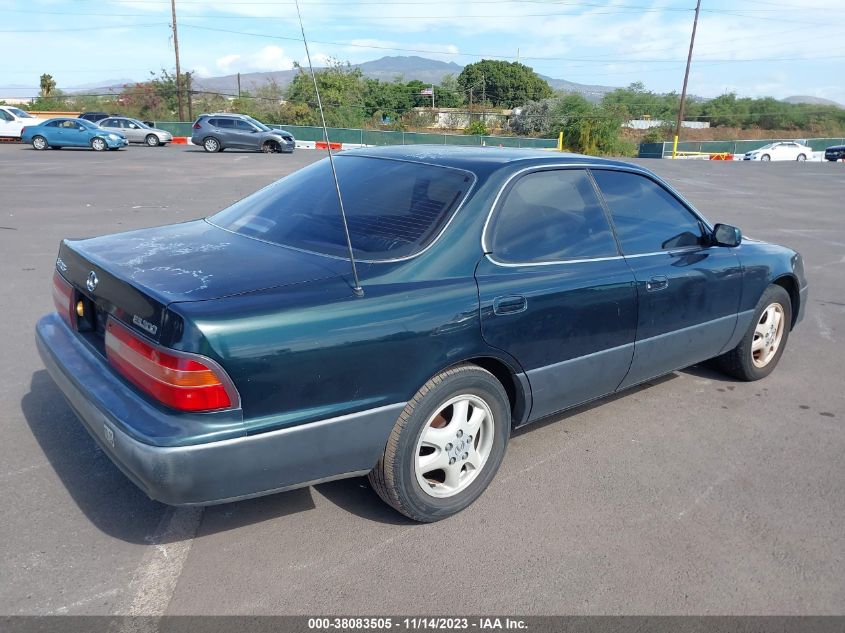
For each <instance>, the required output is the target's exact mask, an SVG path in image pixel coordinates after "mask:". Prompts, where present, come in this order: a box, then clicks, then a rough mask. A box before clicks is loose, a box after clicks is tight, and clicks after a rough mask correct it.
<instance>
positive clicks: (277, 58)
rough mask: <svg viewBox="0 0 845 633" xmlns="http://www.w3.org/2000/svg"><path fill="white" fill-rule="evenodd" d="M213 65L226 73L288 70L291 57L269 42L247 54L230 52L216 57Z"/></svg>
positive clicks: (290, 64)
mask: <svg viewBox="0 0 845 633" xmlns="http://www.w3.org/2000/svg"><path fill="white" fill-rule="evenodd" d="M215 66H216V67H217V69H218V70H219V71H220V72H222V73H224V74H227V75H229V74H232V73H237V72H241V73H248V72H267V71H273V70H290V69H291V68H293V59H291V58H290V57H288V56H287V55H286V54H285V51H284V49H283V48H281V47H280V46H275V45H273V44H270V45H268V46H265V47H264V48H261V49H259V50H258V51H255V52H254V53H249V54H247V55H241V54H238V53H232V54H229V55H224V56H223V57H218V58H217V60H216V61H215Z"/></svg>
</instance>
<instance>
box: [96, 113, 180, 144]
mask: <svg viewBox="0 0 845 633" xmlns="http://www.w3.org/2000/svg"><path fill="white" fill-rule="evenodd" d="M98 125H99V126H100V127H102V128H106V129H108V130H118V131H120V132H123V134H124V136H126V138H127V139H128V140H129V142H130V143H146V144H147V145H149V146H150V147H157V146H159V145H167V144H168V143H170V142H171V141H172V140H173V135H172V134H171V133H170V132H167V131H166V130H159V129H158V128H154V127H150V126H149V125H147V124H146V123H144V122H142V121H139V120H138V119H130V118H129V117H125V116H111V117H108V118H106V119H102V120H101V121H100V122H99V123H98Z"/></svg>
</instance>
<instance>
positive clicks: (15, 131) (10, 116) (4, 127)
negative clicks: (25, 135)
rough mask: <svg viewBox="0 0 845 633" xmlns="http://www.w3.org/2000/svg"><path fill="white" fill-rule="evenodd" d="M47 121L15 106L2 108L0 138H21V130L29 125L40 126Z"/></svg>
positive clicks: (0, 107) (0, 110) (0, 112)
mask: <svg viewBox="0 0 845 633" xmlns="http://www.w3.org/2000/svg"><path fill="white" fill-rule="evenodd" d="M44 121H46V119H40V118H38V117H37V116H33V115H31V114H30V113H29V112H24V111H23V110H21V109H20V108H16V107H14V106H0V136H11V137H12V138H20V137H21V130H22V129H23V128H25V127H26V126H27V125H39V124H41V123H44Z"/></svg>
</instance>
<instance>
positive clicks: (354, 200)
mask: <svg viewBox="0 0 845 633" xmlns="http://www.w3.org/2000/svg"><path fill="white" fill-rule="evenodd" d="M334 160H335V166H336V168H337V176H338V181H339V182H340V190H341V193H342V195H343V206H344V209H345V211H346V217H347V223H348V226H349V236H350V239H351V241H352V249H353V251H354V252H355V254H356V255H357V256H358V257H361V258H363V259H369V260H386V259H395V258H398V257H407V256H410V255H414V254H415V253H418V252H419V251H420V250H422V249H423V248H425V247H426V246H427V245H428V244H429V243H431V241H432V240H434V238H435V237H437V235H439V233H440V231H441V230H442V229H443V227H444V226H445V225H446V223H447V222H448V221H449V218H450V217H451V215H452V213H454V211H455V209H456V208H457V207H458V206H459V205H460V203H461V201H462V200H463V199H464V197H465V196H466V195H467V193H468V192H469V190H470V187H471V186H472V183H473V181H474V179H473V177H472V175H470V174H469V173H467V172H464V171H459V170H456V169H448V168H445V167H435V166H432V165H424V164H421V163H413V162H407V161H398V160H385V159H379V158H369V157H366V156H337V157H335V159H334ZM208 221H209V222H210V223H212V224H214V225H216V226H219V227H221V228H224V229H227V230H230V231H234V232H236V233H240V234H242V235H247V236H250V237H255V238H259V239H262V240H265V241H268V242H272V243H275V244H280V245H283V246H292V247H294V248H299V249H303V250H307V251H312V252H317V253H323V254H326V255H334V256H338V257H346V256H347V246H346V236H345V234H344V231H343V222H342V219H341V215H340V206H339V205H338V201H337V192H336V190H335V185H334V180H333V178H332V173H331V169H330V167H329V161H328V159H323V160H321V161H319V162H317V163H314V164H312V165H310V166H308V167H306V168H304V169H301V170H299V171H297V172H294V173H293V174H291V175H290V176H287V177H286V178H283V179H281V180H279V181H277V182H275V183H273V184H272V185H270V186H269V187H266V188H265V189H262V190H261V191H259V192H257V193H254V194H253V195H251V196H249V197H247V198H244V199H243V200H241V201H240V202H236V203H235V204H234V205H232V206H231V207H229V208H228V209H225V210H224V211H221V212H220V213H218V214H217V215H214V216H212V217H210V218H209V219H208Z"/></svg>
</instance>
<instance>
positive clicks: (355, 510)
mask: <svg viewBox="0 0 845 633" xmlns="http://www.w3.org/2000/svg"><path fill="white" fill-rule="evenodd" d="M314 489H315V490H316V491H317V492H319V493H320V494H321V495H323V496H324V497H325V498H326V499H328V500H329V501H330V502H332V503H333V504H335V505H336V506H337V507H339V508H342V509H343V510H346V511H347V512H349V513H350V514H355V515H357V516H359V517H361V518H362V519H367V520H368V521H374V522H376V523H386V524H388V525H418V523H417V522H416V521H412V520H411V519H409V518H408V517H406V516H405V515H403V514H399V512H397V511H396V510H394V509H393V508H391V507H390V506H388V505H387V504H386V503H385V502H384V501H382V500H381V499H380V498H379V496H378V495H377V494H376V491H375V490H373V489H372V487H371V486H370V482H369V481H368V480H367V478H366V477H354V478H352V479H338V480H337V481H330V482H328V483H324V484H318V485H317V486H314Z"/></svg>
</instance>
